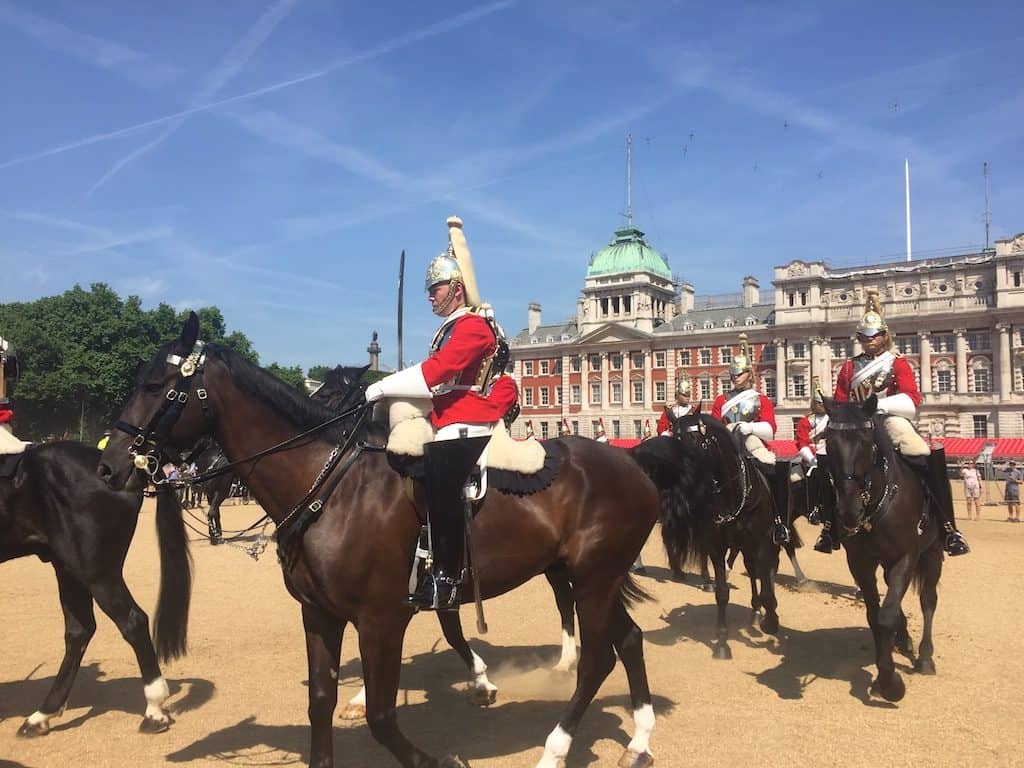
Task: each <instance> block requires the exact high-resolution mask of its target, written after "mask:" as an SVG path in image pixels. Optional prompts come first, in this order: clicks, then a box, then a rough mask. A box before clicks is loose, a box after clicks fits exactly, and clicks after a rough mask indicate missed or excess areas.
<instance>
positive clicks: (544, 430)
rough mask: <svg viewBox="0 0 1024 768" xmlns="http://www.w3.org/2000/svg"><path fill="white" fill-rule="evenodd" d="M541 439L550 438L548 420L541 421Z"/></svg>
mask: <svg viewBox="0 0 1024 768" xmlns="http://www.w3.org/2000/svg"><path fill="white" fill-rule="evenodd" d="M540 439H541V440H547V439H548V423H547V422H546V421H542V422H541V423H540Z"/></svg>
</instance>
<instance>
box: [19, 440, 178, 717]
mask: <svg viewBox="0 0 1024 768" xmlns="http://www.w3.org/2000/svg"><path fill="white" fill-rule="evenodd" d="M99 462H100V452H99V451H98V450H96V449H95V448H90V447H88V446H85V445H82V444H81V443H74V442H57V443H46V444H43V445H39V446H35V447H30V448H29V449H28V450H27V451H26V452H25V454H24V456H23V457H22V459H21V461H20V463H19V464H18V467H17V469H16V470H15V472H14V475H13V477H10V478H3V479H0V562H4V561H7V560H12V559H14V558H16V557H25V556H27V555H35V556H37V557H38V558H39V559H40V560H43V561H44V562H51V563H52V564H53V570H54V572H55V573H56V574H57V588H58V591H59V594H60V604H61V608H62V609H63V611H64V660H63V661H62V662H61V665H60V669H59V670H58V672H57V677H56V678H55V679H54V681H53V685H52V687H51V688H50V691H49V693H47V695H46V698H45V699H44V700H43V703H42V705H41V706H40V707H39V709H38V710H37V711H35V712H33V713H32V714H31V715H29V716H28V718H27V719H26V720H25V722H24V723H23V724H22V726H21V728H19V729H18V735H19V736H42V735H43V734H46V733H48V732H49V730H50V721H51V720H52V719H53V718H55V717H58V716H59V715H60V714H61V713H62V712H63V711H64V706H65V704H66V703H67V700H68V695H69V694H70V692H71V686H72V685H73V683H74V681H75V676H76V675H77V674H78V669H79V666H80V665H81V663H82V657H83V655H84V654H85V649H86V646H88V644H89V640H90V639H91V638H92V636H93V633H94V632H95V631H96V619H95V616H94V614H93V601H95V602H96V604H97V605H99V607H100V610H102V611H103V612H104V613H105V614H107V616H109V617H110V619H111V620H112V621H113V622H114V624H115V625H116V626H117V628H118V630H120V632H121V634H122V636H124V639H125V640H127V641H128V643H129V645H131V647H132V650H134V651H135V656H136V658H137V659H138V662H139V670H140V671H141V673H142V683H143V692H144V694H145V697H146V713H145V716H144V717H143V720H142V723H141V725H140V726H139V730H141V731H143V732H146V733H159V732H161V731H165V730H167V728H168V727H169V725H170V722H171V720H170V718H169V717H168V715H167V713H166V712H165V711H164V709H163V702H164V700H165V699H166V698H167V697H168V695H169V691H168V687H167V683H166V682H165V681H164V678H163V677H162V676H161V673H160V667H159V665H158V663H157V657H158V655H159V658H160V659H161V660H163V661H166V660H168V659H173V658H176V657H178V656H181V655H182V654H184V652H185V641H186V634H187V630H188V608H189V599H190V593H191V566H190V562H189V555H188V542H187V540H186V537H185V527H184V525H183V523H182V519H181V508H180V505H179V503H178V499H177V496H176V495H175V494H174V493H172V492H164V493H160V494H158V497H157V519H156V523H157V532H158V535H159V539H160V596H159V599H158V601H157V607H156V614H155V616H154V620H153V630H154V639H155V641H156V648H155V649H154V647H153V642H152V641H151V640H150V637H149V620H148V619H147V617H146V614H145V613H143V611H142V609H141V608H139V606H138V604H137V603H136V602H135V600H134V598H133V597H132V595H131V593H130V592H129V591H128V587H127V586H126V585H125V583H124V577H123V575H122V573H121V570H122V568H123V566H124V560H125V556H126V555H127V553H128V547H129V545H130V544H131V541H132V536H133V535H134V533H135V525H136V523H137V522H138V515H139V508H140V506H141V505H142V493H141V492H139V491H123V490H121V491H117V490H112V489H111V488H110V487H109V486H108V485H107V484H106V483H104V482H103V481H102V480H101V479H100V478H98V477H97V476H96V467H97V466H98V465H99Z"/></svg>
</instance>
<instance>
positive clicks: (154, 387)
mask: <svg viewBox="0 0 1024 768" xmlns="http://www.w3.org/2000/svg"><path fill="white" fill-rule="evenodd" d="M163 388H164V385H163V384H162V383H161V382H159V381H156V382H152V381H151V382H148V383H147V384H145V385H144V386H143V389H144V390H146V391H147V392H149V393H150V394H151V395H155V394H156V393H157V392H159V391H160V390H161V389H163Z"/></svg>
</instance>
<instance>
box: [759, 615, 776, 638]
mask: <svg viewBox="0 0 1024 768" xmlns="http://www.w3.org/2000/svg"><path fill="white" fill-rule="evenodd" d="M761 631H762V632H764V633H766V634H769V635H774V634H776V633H778V631H779V617H778V616H776V615H775V614H769V615H767V616H765V617H764V618H763V619H761Z"/></svg>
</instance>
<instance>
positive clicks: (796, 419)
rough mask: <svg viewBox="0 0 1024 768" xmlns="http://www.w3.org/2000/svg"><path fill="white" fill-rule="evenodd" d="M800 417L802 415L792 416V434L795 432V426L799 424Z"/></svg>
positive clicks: (801, 417)
mask: <svg viewBox="0 0 1024 768" xmlns="http://www.w3.org/2000/svg"><path fill="white" fill-rule="evenodd" d="M801 419H803V416H794V417H793V434H794V435H795V434H796V428H797V427H799V426H800V420H801Z"/></svg>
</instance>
